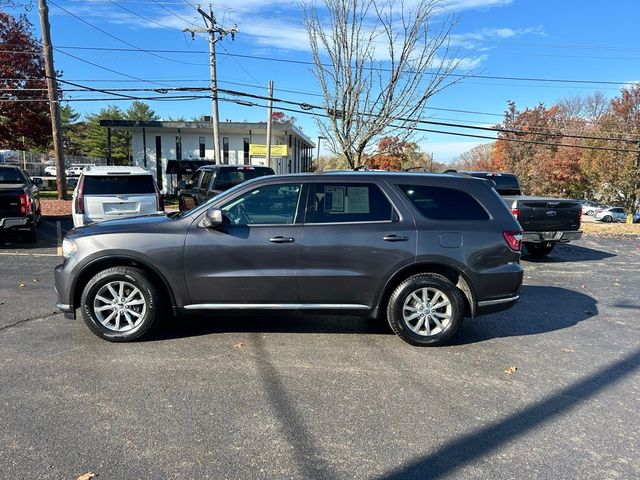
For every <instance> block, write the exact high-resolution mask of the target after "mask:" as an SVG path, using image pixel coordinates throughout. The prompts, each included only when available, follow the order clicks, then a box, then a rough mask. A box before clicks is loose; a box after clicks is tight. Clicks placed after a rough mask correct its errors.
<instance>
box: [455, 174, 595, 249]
mask: <svg viewBox="0 0 640 480" xmlns="http://www.w3.org/2000/svg"><path fill="white" fill-rule="evenodd" d="M459 173H465V174H467V175H471V176H473V177H478V178H485V179H487V180H492V181H493V182H494V183H495V185H496V186H495V189H496V191H497V192H498V193H499V194H500V196H501V197H502V199H503V200H504V202H505V203H506V204H507V207H509V208H510V209H511V213H513V215H514V216H515V217H516V219H517V220H518V222H520V226H521V227H522V230H523V234H522V243H523V245H524V247H525V249H526V250H527V252H528V253H529V255H531V256H532V257H542V256H544V255H547V254H548V253H550V252H551V250H553V247H555V245H556V244H557V243H567V242H570V241H571V240H579V239H580V238H581V237H582V232H581V231H580V219H581V215H582V206H581V205H580V202H578V201H577V200H569V199H563V198H549V197H532V196H527V195H522V192H521V191H520V183H519V182H518V178H517V177H516V176H515V175H513V174H511V173H493V172H459Z"/></svg>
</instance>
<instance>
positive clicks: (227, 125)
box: [100, 120, 316, 147]
mask: <svg viewBox="0 0 640 480" xmlns="http://www.w3.org/2000/svg"><path fill="white" fill-rule="evenodd" d="M100 126H101V127H111V128H119V129H122V130H137V129H140V128H166V129H175V130H177V129H180V130H190V129H192V130H199V129H207V130H209V129H211V121H207V122H202V121H191V122H188V121H167V120H100ZM219 127H220V131H226V132H233V131H234V130H236V131H237V132H238V133H242V132H246V131H247V130H256V131H260V130H265V131H266V129H267V122H220V124H219ZM271 128H272V129H273V130H274V131H275V130H278V131H283V130H289V131H291V132H292V133H295V134H296V135H298V136H299V137H300V138H302V139H303V140H304V141H305V142H307V143H308V144H309V145H310V146H312V147H315V146H316V145H315V143H313V142H312V141H311V139H310V138H309V137H307V136H306V135H305V134H304V133H303V132H302V130H300V128H299V127H297V126H296V125H294V124H293V123H291V122H285V123H273V124H272V125H271Z"/></svg>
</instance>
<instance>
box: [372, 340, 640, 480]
mask: <svg viewBox="0 0 640 480" xmlns="http://www.w3.org/2000/svg"><path fill="white" fill-rule="evenodd" d="M639 367H640V350H638V349H637V350H635V351H633V352H631V353H629V354H628V355H626V356H625V357H623V358H622V359H620V360H617V361H615V362H612V363H610V364H609V365H607V366H605V367H604V368H601V369H600V370H598V371H595V372H594V373H592V374H590V375H588V376H585V377H583V378H582V379H580V380H578V381H576V382H574V383H572V384H570V385H568V386H567V387H565V388H562V389H558V390H556V391H555V392H554V393H552V394H550V395H548V396H547V397H545V398H543V399H542V400H539V401H536V402H533V403H531V404H530V405H529V406H527V407H526V408H524V409H521V410H518V411H517V412H515V413H513V414H511V415H509V416H508V417H506V418H504V419H502V420H500V421H497V422H495V423H493V424H491V425H487V426H485V427H482V428H479V429H477V430H475V431H473V432H470V433H467V434H464V435H460V436H459V437H457V438H454V439H452V440H450V441H448V442H446V443H445V444H443V445H441V446H440V447H439V448H438V449H437V450H436V451H434V452H432V453H430V454H428V455H426V456H424V457H422V458H417V459H414V460H412V461H411V462H410V463H408V464H406V465H404V466H401V467H400V468H397V469H396V470H394V471H392V472H390V473H388V474H386V475H383V476H382V477H378V478H379V480H400V479H402V480H411V479H416V480H417V479H420V480H424V479H435V478H441V477H445V476H446V477H455V474H454V475H452V472H455V471H456V470H457V469H458V468H461V467H464V466H465V465H468V464H470V463H472V462H474V461H476V460H478V459H479V458H481V457H483V456H486V455H488V454H490V453H491V452H493V451H495V450H497V449H499V448H500V447H502V446H504V445H509V444H510V443H511V442H512V441H513V440H515V439H517V438H519V437H522V436H523V435H525V434H526V433H528V432H530V431H532V430H534V429H536V428H538V427H540V426H542V425H544V424H545V423H547V422H549V421H550V420H551V419H552V418H554V417H558V416H562V415H564V414H566V413H567V412H568V411H569V410H571V409H574V408H577V407H579V406H580V405H581V404H584V403H585V402H588V401H590V399H591V398H593V397H595V396H596V395H598V394H599V393H601V392H602V391H604V390H606V389H608V388H611V387H613V386H614V385H616V384H618V383H620V382H621V381H623V380H625V379H626V378H629V377H631V376H633V375H634V374H637V371H638V368H639Z"/></svg>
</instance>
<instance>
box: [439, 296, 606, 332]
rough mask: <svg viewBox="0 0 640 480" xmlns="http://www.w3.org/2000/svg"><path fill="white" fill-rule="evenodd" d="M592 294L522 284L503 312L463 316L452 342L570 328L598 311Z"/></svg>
mask: <svg viewBox="0 0 640 480" xmlns="http://www.w3.org/2000/svg"><path fill="white" fill-rule="evenodd" d="M597 304H598V302H597V301H596V299H594V298H593V297H590V296H589V295H585V294H584V293H580V292H576V291H574V290H569V289H566V288H561V287H549V286H542V285H524V286H523V287H522V292H521V294H520V300H519V301H518V303H517V304H516V305H515V306H514V307H513V308H511V309H510V310H506V311H504V312H500V313H495V314H492V315H486V316H480V317H478V318H476V319H473V320H465V322H464V323H463V325H462V328H461V329H460V331H459V332H458V334H457V335H456V336H455V337H454V338H453V341H452V342H451V345H464V344H468V343H476V342H482V341H484V340H489V339H491V338H501V337H514V336H522V335H538V334H540V333H547V332H553V331H555V330H561V329H563V328H569V327H572V326H574V325H576V324H577V323H578V322H581V321H583V320H587V319H588V318H591V317H593V316H595V315H597V314H598V307H597Z"/></svg>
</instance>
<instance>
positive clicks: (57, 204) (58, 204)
mask: <svg viewBox="0 0 640 480" xmlns="http://www.w3.org/2000/svg"><path fill="white" fill-rule="evenodd" d="M40 208H41V210H42V215H43V216H45V217H65V216H67V215H71V200H51V199H47V198H44V199H43V198H41V199H40Z"/></svg>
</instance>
